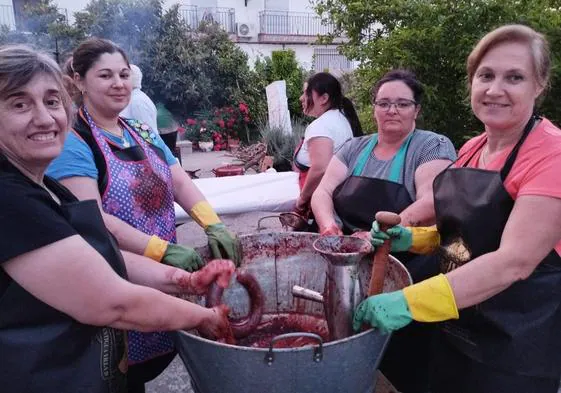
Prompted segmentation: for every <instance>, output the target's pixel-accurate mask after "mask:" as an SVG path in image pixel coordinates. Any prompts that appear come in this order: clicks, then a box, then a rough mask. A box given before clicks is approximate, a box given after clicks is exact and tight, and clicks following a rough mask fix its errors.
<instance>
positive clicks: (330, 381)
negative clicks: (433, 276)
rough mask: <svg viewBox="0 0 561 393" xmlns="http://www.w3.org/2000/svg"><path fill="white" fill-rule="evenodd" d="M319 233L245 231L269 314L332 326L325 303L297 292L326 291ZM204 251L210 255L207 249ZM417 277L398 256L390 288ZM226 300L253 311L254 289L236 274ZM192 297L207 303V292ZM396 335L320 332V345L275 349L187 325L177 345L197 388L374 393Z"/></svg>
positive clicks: (249, 261) (229, 392) (363, 281)
mask: <svg viewBox="0 0 561 393" xmlns="http://www.w3.org/2000/svg"><path fill="white" fill-rule="evenodd" d="M317 237H318V235H317V234H312V233H294V232H278V233H276V232H275V233H259V234H253V235H244V236H242V237H241V242H242V247H243V252H244V259H243V262H242V265H241V268H243V269H245V270H247V271H249V272H251V273H253V274H254V276H255V277H256V278H257V280H258V281H259V284H260V286H261V288H262V290H263V292H264V294H265V306H264V316H263V320H267V319H268V318H272V317H274V316H278V315H288V316H291V315H292V316H294V315H297V316H301V317H302V318H304V319H306V318H309V319H311V320H314V321H319V325H321V323H323V325H324V326H326V323H325V320H324V310H323V305H322V304H318V303H314V302H311V301H308V300H305V299H298V298H295V297H293V296H292V293H291V290H292V287H293V286H294V285H300V286H303V287H305V288H309V289H312V290H315V291H318V292H322V293H323V290H324V285H325V277H326V271H327V262H326V260H325V259H324V258H323V257H322V256H321V255H320V254H318V253H317V252H315V251H314V250H313V248H312V243H313V241H314V240H315V239H317ZM200 251H201V253H202V254H203V256H204V257H205V258H207V259H208V258H209V254H208V251H207V250H206V249H201V250H200ZM371 259H372V255H369V256H366V257H364V258H363V259H362V260H361V261H360V266H359V278H360V285H361V286H362V288H363V291H364V293H367V292H368V288H367V287H368V282H369V280H370V270H371V266H372V265H371ZM410 283H411V277H410V275H409V273H408V272H407V270H406V269H405V267H404V266H403V265H402V264H401V263H400V262H399V261H398V260H397V259H395V258H393V257H390V262H389V264H388V269H387V275H386V280H385V283H384V291H385V292H386V291H394V290H397V289H400V288H403V287H404V286H407V285H409V284H410ZM223 299H224V302H225V303H226V304H228V305H229V306H230V307H231V309H232V314H233V316H234V317H243V316H244V315H246V314H247V313H248V311H249V300H248V296H247V293H246V291H245V289H243V287H241V286H240V285H239V284H238V283H237V282H236V281H235V280H232V285H231V286H230V288H228V289H227V290H226V291H225V292H224V297H223ZM190 300H192V301H195V302H198V303H199V304H204V298H202V297H192V298H190ZM302 315H305V316H302ZM389 338H390V336H389V335H382V334H380V333H379V332H378V331H377V330H374V329H369V330H366V331H364V332H361V333H359V334H356V335H354V336H351V337H347V338H344V339H340V340H337V341H332V342H323V341H322V340H321V338H320V337H319V336H315V339H313V340H314V342H316V341H317V344H314V345H311V346H306V347H302V348H281V349H277V348H269V349H267V348H250V347H242V346H234V345H228V344H223V343H217V342H215V341H211V340H207V339H204V338H201V337H199V336H197V334H196V333H194V332H184V331H181V332H177V334H176V335H175V340H176V346H177V350H178V352H179V355H180V357H181V359H182V360H183V362H184V364H185V367H186V368H187V370H188V372H189V374H190V375H191V381H192V382H191V383H192V385H193V388H194V390H195V392H196V393H265V392H267V393H292V392H293V393H312V392H313V393H316V392H333V393H335V392H341V393H343V392H344V393H348V392H352V393H372V392H373V391H374V387H375V383H376V381H375V375H376V369H377V367H378V364H379V362H380V359H381V356H382V354H383V352H384V349H385V347H386V345H387V343H388V341H389ZM277 339H278V337H276V338H274V339H273V340H274V341H276V340H277Z"/></svg>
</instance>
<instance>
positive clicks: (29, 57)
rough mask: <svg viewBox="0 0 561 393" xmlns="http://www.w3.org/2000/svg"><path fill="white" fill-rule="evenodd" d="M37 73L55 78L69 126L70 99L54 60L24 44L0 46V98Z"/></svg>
mask: <svg viewBox="0 0 561 393" xmlns="http://www.w3.org/2000/svg"><path fill="white" fill-rule="evenodd" d="M37 75H47V76H50V77H51V78H53V79H54V80H55V82H56V84H57V85H58V88H59V91H60V96H61V100H62V105H63V107H64V110H65V112H66V116H67V118H68V126H70V124H72V121H73V119H72V117H73V116H72V114H73V112H72V100H71V99H70V97H69V96H68V93H67V92H66V89H65V86H64V82H63V80H62V73H61V71H60V68H59V66H58V64H57V63H56V61H54V60H53V59H52V58H51V57H50V56H49V55H47V54H46V53H42V52H38V51H35V50H33V49H31V48H30V47H28V46H26V45H6V46H3V47H0V98H5V97H8V96H9V95H10V94H12V93H13V92H15V91H17V90H19V89H21V88H22V87H24V86H25V85H27V84H28V83H29V82H30V81H31V80H32V79H33V78H34V77H35V76H37Z"/></svg>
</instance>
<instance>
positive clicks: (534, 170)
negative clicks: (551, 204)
mask: <svg viewBox="0 0 561 393" xmlns="http://www.w3.org/2000/svg"><path fill="white" fill-rule="evenodd" d="M483 138H485V133H483V134H482V135H479V136H477V137H475V138H473V139H470V140H469V141H468V142H467V143H466V144H465V145H464V146H462V148H461V149H460V153H459V154H458V161H456V163H455V166H456V167H459V166H462V165H464V164H465V163H466V161H467V160H469V159H470V157H471V156H472V154H473V153H474V149H477V147H478V146H481V143H482V140H483ZM513 147H514V145H513V146H509V147H507V148H505V149H504V150H503V151H502V152H501V153H500V154H498V155H496V156H495V158H494V159H493V160H492V161H491V162H490V163H489V164H488V165H487V168H486V169H487V170H494V171H500V170H501V168H502V167H503V165H504V163H505V161H506V159H507V157H508V155H509V153H510V152H511V150H512V148H513ZM481 150H482V149H479V151H477V152H476V153H475V155H474V157H473V159H472V160H471V161H470V162H469V164H468V166H469V167H476V166H477V163H478V161H479V157H480V156H481ZM560 172H561V130H560V129H559V128H557V127H556V126H555V125H553V124H552V123H551V122H550V121H549V120H547V119H545V118H544V119H543V120H542V121H541V122H540V123H539V124H538V125H537V126H536V128H534V129H533V130H532V131H531V132H530V135H528V137H527V138H526V140H525V141H524V143H523V144H522V147H521V148H520V150H519V151H518V156H517V158H516V161H514V165H513V166H512V169H511V170H510V173H509V175H508V176H507V178H506V180H505V182H504V186H505V189H506V190H507V192H508V193H509V194H510V196H511V197H512V199H514V200H516V198H517V197H519V196H522V195H539V196H549V197H554V198H560V199H561V173H560ZM555 249H556V250H557V252H558V253H559V254H561V241H559V242H558V243H557V245H556V246H555Z"/></svg>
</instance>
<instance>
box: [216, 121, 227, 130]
mask: <svg viewBox="0 0 561 393" xmlns="http://www.w3.org/2000/svg"><path fill="white" fill-rule="evenodd" d="M216 124H218V127H220V128H224V127H225V124H224V120H222V119H220V120H218V121H217V122H216Z"/></svg>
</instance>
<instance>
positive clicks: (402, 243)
mask: <svg viewBox="0 0 561 393" xmlns="http://www.w3.org/2000/svg"><path fill="white" fill-rule="evenodd" d="M390 238H391V243H392V247H391V251H392V252H402V251H407V250H409V248H411V245H412V244H413V234H412V233H411V230H410V229H409V228H408V227H404V226H402V225H396V226H394V227H391V228H389V229H388V230H387V231H386V232H383V231H382V230H381V229H380V225H379V224H378V222H377V221H374V222H373V223H372V230H371V231H370V238H369V239H368V240H369V241H370V243H371V244H372V246H373V247H380V246H381V245H382V244H384V241H386V240H388V239H390Z"/></svg>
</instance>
